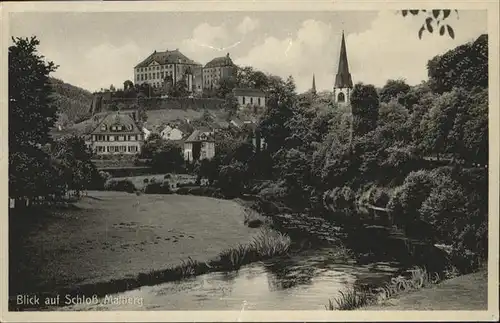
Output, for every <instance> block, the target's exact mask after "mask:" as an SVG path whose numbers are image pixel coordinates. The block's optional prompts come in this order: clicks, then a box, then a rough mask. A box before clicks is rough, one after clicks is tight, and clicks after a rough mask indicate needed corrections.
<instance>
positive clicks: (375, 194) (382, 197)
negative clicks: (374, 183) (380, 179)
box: [368, 187, 390, 207]
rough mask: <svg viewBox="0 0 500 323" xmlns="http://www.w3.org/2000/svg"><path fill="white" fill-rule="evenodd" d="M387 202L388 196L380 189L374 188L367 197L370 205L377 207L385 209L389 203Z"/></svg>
mask: <svg viewBox="0 0 500 323" xmlns="http://www.w3.org/2000/svg"><path fill="white" fill-rule="evenodd" d="M389 200H390V197H389V194H388V193H387V192H386V191H385V190H384V189H383V188H380V187H375V188H374V189H372V190H371V191H370V195H369V197H368V201H369V202H370V204H372V205H375V206H378V207H386V206H387V204H388V203H389Z"/></svg>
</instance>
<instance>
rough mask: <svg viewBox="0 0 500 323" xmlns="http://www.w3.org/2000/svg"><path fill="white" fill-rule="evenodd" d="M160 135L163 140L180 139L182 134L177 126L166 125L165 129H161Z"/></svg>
mask: <svg viewBox="0 0 500 323" xmlns="http://www.w3.org/2000/svg"><path fill="white" fill-rule="evenodd" d="M160 135H161V137H162V138H163V139H165V140H181V139H182V137H183V135H184V134H183V132H182V131H180V130H179V129H177V128H172V127H170V126H166V127H165V129H163V130H162V131H161V133H160Z"/></svg>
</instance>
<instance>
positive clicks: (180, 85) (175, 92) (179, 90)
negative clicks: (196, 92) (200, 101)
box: [167, 78, 189, 98]
mask: <svg viewBox="0 0 500 323" xmlns="http://www.w3.org/2000/svg"><path fill="white" fill-rule="evenodd" d="M167 94H168V95H169V96H172V97H174V98H180V97H186V96H188V95H189V91H188V88H187V83H186V79H185V78H182V79H180V80H178V81H177V82H175V84H174V85H173V86H171V87H170V88H169V89H168V92H167Z"/></svg>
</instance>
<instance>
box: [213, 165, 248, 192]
mask: <svg viewBox="0 0 500 323" xmlns="http://www.w3.org/2000/svg"><path fill="white" fill-rule="evenodd" d="M247 172H248V169H247V166H246V165H244V164H243V163H240V162H235V163H231V164H229V165H225V166H222V167H221V169H220V173H219V180H218V181H217V185H218V186H219V187H220V188H221V189H222V191H223V193H224V195H225V196H228V197H233V196H240V195H241V193H242V191H243V189H244V187H245V185H246V184H247V183H248V180H249V178H248V176H247Z"/></svg>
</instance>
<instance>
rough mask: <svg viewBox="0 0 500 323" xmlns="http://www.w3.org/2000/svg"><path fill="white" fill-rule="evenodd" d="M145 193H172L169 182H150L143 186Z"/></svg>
mask: <svg viewBox="0 0 500 323" xmlns="http://www.w3.org/2000/svg"><path fill="white" fill-rule="evenodd" d="M144 193H146V194H172V190H171V189H170V183H169V182H163V183H150V184H148V185H146V187H144Z"/></svg>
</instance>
